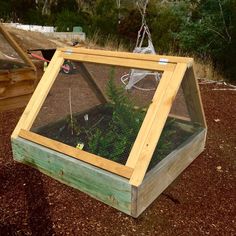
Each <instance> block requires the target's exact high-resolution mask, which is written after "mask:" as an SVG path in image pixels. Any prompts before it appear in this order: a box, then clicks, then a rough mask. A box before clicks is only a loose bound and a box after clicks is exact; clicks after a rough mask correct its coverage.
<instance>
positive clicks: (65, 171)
mask: <svg viewBox="0 0 236 236" xmlns="http://www.w3.org/2000/svg"><path fill="white" fill-rule="evenodd" d="M12 149H13V156H14V159H15V160H16V161H19V162H21V163H24V164H27V165H29V166H32V167H34V168H36V169H38V170H39V171H41V172H43V173H44V174H46V175H48V176H51V177H53V178H54V179H56V180H58V181H60V182H62V183H64V184H66V185H69V186H71V187H73V188H76V189H79V190H81V191H83V192H85V193H87V194H89V195H90V196H91V197H93V198H96V199H98V200H100V201H102V202H104V203H105V204H108V205H110V206H112V207H114V208H116V209H118V210H120V211H123V212H125V213H127V214H130V208H131V186H130V185H129V183H128V180H127V179H124V178H122V177H119V176H117V175H115V174H112V173H109V172H107V171H105V170H102V169H100V168H97V167H94V166H92V165H89V164H87V163H84V162H82V161H79V160H77V159H75V158H71V157H69V156H67V155H64V154H61V153H58V152H55V151H53V150H51V149H48V148H45V147H42V146H40V145H38V144H35V143H32V142H30V141H27V140H24V139H22V138H16V139H13V141H12Z"/></svg>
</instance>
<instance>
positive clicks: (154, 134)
mask: <svg viewBox="0 0 236 236" xmlns="http://www.w3.org/2000/svg"><path fill="white" fill-rule="evenodd" d="M186 69H187V64H185V63H178V64H177V66H176V69H175V71H174V73H173V75H172V77H171V80H170V82H169V85H168V89H167V91H166V93H165V94H164V96H163V97H162V98H160V97H157V98H156V99H159V100H160V102H159V101H158V103H157V104H158V106H156V108H155V109H156V110H155V114H153V119H152V120H151V121H150V122H151V127H150V129H149V130H148V134H147V135H146V137H143V141H144V142H142V143H141V144H142V147H141V152H140V153H139V155H138V157H137V163H136V165H135V168H134V171H133V174H132V176H131V178H130V184H131V185H134V186H139V185H140V184H141V183H142V180H143V178H144V176H145V173H146V171H147V168H148V165H149V163H150V161H151V158H152V154H153V152H154V150H155V148H156V145H157V143H158V141H159V138H160V135H161V132H162V130H163V128H164V125H165V122H166V119H167V117H168V114H169V112H170V109H171V106H172V104H173V102H174V99H175V96H176V94H177V91H178V89H179V86H180V83H181V81H182V78H183V76H184V74H185V71H186Z"/></svg>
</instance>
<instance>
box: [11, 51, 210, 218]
mask: <svg viewBox="0 0 236 236" xmlns="http://www.w3.org/2000/svg"><path fill="white" fill-rule="evenodd" d="M65 59H67V60H76V61H79V62H80V70H81V74H82V75H83V76H84V77H85V78H86V80H87V82H88V84H89V85H90V86H91V87H92V88H93V90H94V91H95V93H96V95H97V97H98V98H99V99H100V101H101V103H104V102H106V97H105V96H104V95H103V93H102V91H101V90H100V88H99V86H98V85H97V84H96V81H95V80H94V79H93V78H92V76H91V75H90V74H89V72H88V71H87V69H86V67H85V66H84V64H83V62H92V63H97V64H103V65H115V66H123V67H129V68H138V69H146V70H154V71H161V72H163V74H162V78H161V80H160V83H159V86H158V88H157V90H156V92H155V94H154V97H153V99H152V103H151V104H150V106H149V108H148V110H147V113H146V116H145V118H144V121H143V124H142V126H141V128H140V131H139V133H138V136H137V138H136V140H135V142H134V145H133V147H132V149H131V152H130V154H129V157H128V160H127V162H126V164H125V165H122V164H119V163H116V162H113V161H110V160H108V159H105V158H103V157H100V156H97V155H94V154H91V153H88V152H85V151H83V150H79V149H76V148H74V147H71V146H68V145H66V144H63V143H60V142H58V141H54V140H52V139H49V138H46V137H43V136H41V135H38V134H36V133H33V132H31V131H30V128H31V126H32V124H33V122H34V120H35V118H36V116H37V114H38V112H39V110H40V108H41V106H42V104H43V102H44V100H45V99H46V96H47V94H48V93H49V91H50V89H51V87H52V85H53V83H54V81H55V79H56V76H57V74H58V73H59V71H60V67H61V65H62V64H63V62H64V60H65ZM180 86H182V88H183V92H184V96H185V99H186V103H187V108H188V112H189V114H190V118H191V121H192V122H194V123H197V124H198V125H199V126H201V127H202V129H201V131H199V132H197V133H195V134H194V135H193V136H191V138H189V139H188V140H187V141H185V142H184V143H183V144H182V145H181V146H179V147H178V149H176V150H174V151H172V152H171V153H170V154H169V155H168V156H167V157H166V158H164V159H163V160H162V161H161V162H160V163H159V164H157V165H156V166H155V167H154V168H153V169H152V170H151V171H149V172H148V173H147V174H146V172H147V169H148V165H149V163H150V161H151V158H152V155H153V153H154V150H155V148H156V145H157V143H158V140H159V138H160V135H161V133H162V130H163V127H164V125H165V122H166V120H167V118H168V115H169V113H170V109H171V107H172V104H173V101H174V98H175V96H176V94H177V92H178V90H179V88H180ZM206 130H207V127H206V120H205V116H204V111H203V107H202V102H201V97H200V91H199V87H198V84H197V81H196V78H195V76H194V71H193V59H192V58H184V57H173V56H159V55H145V54H134V53H125V52H111V51H103V50H92V49H85V48H61V49H58V50H57V51H56V52H55V54H54V56H53V58H52V60H51V62H50V64H49V66H48V68H47V70H46V72H45V73H44V75H43V77H42V79H41V81H40V82H39V84H38V86H37V88H36V90H35V92H34V94H33V96H32V97H31V99H30V101H29V103H28V105H27V107H26V109H25V111H24V113H23V115H22V116H21V118H20V120H19V122H18V124H17V126H16V128H15V130H14V132H13V133H12V136H11V138H12V148H13V156H14V159H15V160H17V161H19V162H22V163H25V164H28V165H31V166H33V167H35V168H37V169H39V170H40V171H42V172H43V173H45V174H47V175H49V176H52V177H53V178H55V179H57V180H59V181H61V182H63V183H65V184H67V185H70V186H72V187H75V188H77V189H80V190H81V191H83V192H85V193H87V194H89V195H91V196H92V197H94V198H96V199H99V200H100V201H103V202H104V203H106V204H108V205H111V206H113V207H115V208H117V209H119V210H121V211H123V212H125V213H127V214H129V215H131V216H133V217H138V216H139V215H140V214H141V213H142V212H143V211H144V210H145V209H146V208H147V206H148V205H150V204H151V203H152V202H153V200H155V199H156V197H157V196H159V195H160V194H161V192H162V191H163V190H164V189H165V188H166V187H167V186H168V185H169V184H170V183H171V182H172V181H173V180H174V179H175V178H176V177H177V176H178V175H179V174H180V173H181V172H182V171H183V170H184V169H185V168H186V167H187V166H188V165H189V164H190V163H191V162H192V161H193V160H194V159H195V158H196V157H197V156H198V155H199V154H200V153H201V152H202V151H203V149H204V145H205V139H206ZM72 175H73V177H72Z"/></svg>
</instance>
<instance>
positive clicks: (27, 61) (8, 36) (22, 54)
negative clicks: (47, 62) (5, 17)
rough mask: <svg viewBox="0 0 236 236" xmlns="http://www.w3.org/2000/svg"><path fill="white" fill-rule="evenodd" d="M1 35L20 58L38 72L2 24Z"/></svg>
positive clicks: (0, 27) (0, 25) (0, 26)
mask: <svg viewBox="0 0 236 236" xmlns="http://www.w3.org/2000/svg"><path fill="white" fill-rule="evenodd" d="M0 33H2V35H3V36H4V37H5V38H6V40H7V41H8V43H9V44H10V45H11V46H12V47H13V48H14V49H15V50H16V52H17V53H18V54H19V55H20V57H21V58H22V59H23V60H24V62H25V63H26V64H28V65H29V66H30V67H32V68H33V70H34V71H36V70H37V69H36V67H35V65H34V64H33V62H32V61H31V60H30V59H29V57H28V55H27V54H26V53H25V52H24V51H23V49H22V48H21V47H20V46H19V45H18V43H17V42H16V41H15V40H14V39H13V37H12V36H11V35H10V33H9V32H8V31H7V30H5V29H4V26H3V25H2V24H0Z"/></svg>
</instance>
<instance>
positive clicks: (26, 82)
mask: <svg viewBox="0 0 236 236" xmlns="http://www.w3.org/2000/svg"><path fill="white" fill-rule="evenodd" d="M0 34H1V35H2V36H3V37H4V38H5V39H6V41H7V42H8V43H9V45H11V47H12V48H13V49H14V50H15V51H16V52H17V53H18V55H19V56H20V58H21V59H22V60H23V61H24V63H25V67H24V68H19V69H10V70H1V71H0V112H2V111H7V110H11V109H15V108H19V107H24V106H26V104H27V103H28V101H29V99H30V97H31V95H32V93H33V91H34V89H35V87H36V86H37V83H38V79H37V73H36V67H35V65H34V64H33V63H32V61H31V60H30V59H29V57H28V55H27V54H26V53H25V52H24V51H23V49H22V48H21V47H20V46H19V45H18V43H17V42H16V41H15V40H14V38H13V37H12V36H11V35H10V33H9V32H8V31H7V30H6V29H5V28H4V26H3V24H0ZM0 69H1V68H0Z"/></svg>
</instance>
